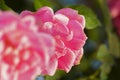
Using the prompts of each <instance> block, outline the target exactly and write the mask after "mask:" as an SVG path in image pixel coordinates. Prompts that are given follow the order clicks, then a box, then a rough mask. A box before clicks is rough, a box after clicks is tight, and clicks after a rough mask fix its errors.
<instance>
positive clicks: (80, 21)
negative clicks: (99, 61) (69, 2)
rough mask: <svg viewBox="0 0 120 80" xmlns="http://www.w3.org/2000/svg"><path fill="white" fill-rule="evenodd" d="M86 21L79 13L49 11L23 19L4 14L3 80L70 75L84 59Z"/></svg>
mask: <svg viewBox="0 0 120 80" xmlns="http://www.w3.org/2000/svg"><path fill="white" fill-rule="evenodd" d="M84 27H85V19H84V17H83V16H82V15H79V14H78V12H77V11H76V10H73V9H70V8H64V9H61V10H58V11H57V12H56V13H54V12H53V10H52V9H51V8H49V7H43V8H41V9H40V10H38V11H37V12H30V11H23V12H22V13H21V14H20V15H18V14H16V13H14V12H10V11H6V12H3V11H0V80H33V79H35V77H36V75H45V74H48V75H54V73H55V71H56V69H61V70H65V71H66V72H69V71H70V69H71V67H72V66H73V65H77V64H79V62H80V59H81V57H82V55H83V46H84V44H85V41H86V39H87V37H86V35H85V33H84Z"/></svg>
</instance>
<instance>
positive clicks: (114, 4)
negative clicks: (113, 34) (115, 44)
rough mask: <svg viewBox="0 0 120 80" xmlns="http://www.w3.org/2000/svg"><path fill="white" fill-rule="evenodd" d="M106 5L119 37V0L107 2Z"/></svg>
mask: <svg viewBox="0 0 120 80" xmlns="http://www.w3.org/2000/svg"><path fill="white" fill-rule="evenodd" d="M108 5H109V8H110V12H111V16H112V18H113V24H114V26H115V29H116V31H117V33H118V35H119V36H120V0H116V1H114V0H108Z"/></svg>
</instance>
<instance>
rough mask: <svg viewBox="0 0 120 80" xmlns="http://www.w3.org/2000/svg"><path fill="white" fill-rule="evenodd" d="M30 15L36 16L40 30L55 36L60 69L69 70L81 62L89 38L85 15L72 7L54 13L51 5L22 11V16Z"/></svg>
mask: <svg viewBox="0 0 120 80" xmlns="http://www.w3.org/2000/svg"><path fill="white" fill-rule="evenodd" d="M28 15H32V16H34V17H35V19H36V25H37V26H38V29H39V32H45V33H48V34H51V35H52V36H53V37H54V39H55V42H56V44H55V46H56V48H55V52H54V53H55V54H56V56H57V60H58V66H57V67H58V69H61V70H65V71H66V72H69V71H70V69H71V67H72V66H73V65H76V64H79V63H80V60H81V58H82V56H83V46H84V44H85V41H86V39H87V37H86V35H85V33H84V28H85V19H84V16H82V15H79V14H78V12H77V11H76V10H73V9H70V8H64V9H61V10H58V11H57V12H55V14H54V12H53V10H52V9H51V8H49V7H43V8H41V9H40V10H38V11H37V12H30V11H23V12H22V13H21V17H25V16H28ZM51 63H52V62H51Z"/></svg>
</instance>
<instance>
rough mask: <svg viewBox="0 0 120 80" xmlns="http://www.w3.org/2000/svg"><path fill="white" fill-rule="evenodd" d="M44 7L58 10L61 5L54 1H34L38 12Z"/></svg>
mask: <svg viewBox="0 0 120 80" xmlns="http://www.w3.org/2000/svg"><path fill="white" fill-rule="evenodd" d="M43 6H49V7H51V8H56V7H58V6H59V4H58V3H56V2H55V1H52V0H34V7H35V9H36V10H38V9H39V8H41V7H43Z"/></svg>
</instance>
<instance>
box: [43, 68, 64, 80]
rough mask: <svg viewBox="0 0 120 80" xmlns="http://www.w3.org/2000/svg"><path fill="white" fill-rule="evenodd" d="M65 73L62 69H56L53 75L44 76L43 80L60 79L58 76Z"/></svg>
mask: <svg viewBox="0 0 120 80" xmlns="http://www.w3.org/2000/svg"><path fill="white" fill-rule="evenodd" d="M64 74H65V72H64V71H61V70H57V72H56V73H55V75H54V76H46V77H45V80H60V78H61V77H62V76H63V75H64Z"/></svg>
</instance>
